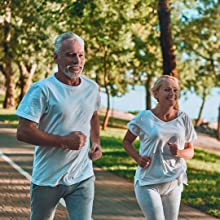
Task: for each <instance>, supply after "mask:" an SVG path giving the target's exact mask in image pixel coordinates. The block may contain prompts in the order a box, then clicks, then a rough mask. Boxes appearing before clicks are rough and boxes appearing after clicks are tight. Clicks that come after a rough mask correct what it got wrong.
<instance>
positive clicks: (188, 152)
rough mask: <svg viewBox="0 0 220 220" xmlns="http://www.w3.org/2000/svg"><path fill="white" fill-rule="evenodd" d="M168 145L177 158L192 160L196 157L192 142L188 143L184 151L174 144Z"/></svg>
mask: <svg viewBox="0 0 220 220" xmlns="http://www.w3.org/2000/svg"><path fill="white" fill-rule="evenodd" d="M168 144H169V146H170V151H171V153H172V154H173V155H174V156H176V157H181V158H184V159H191V158H192V157H193V155H194V147H193V143H191V142H186V143H185V146H184V149H183V150H180V149H178V146H177V145H176V144H174V143H168Z"/></svg>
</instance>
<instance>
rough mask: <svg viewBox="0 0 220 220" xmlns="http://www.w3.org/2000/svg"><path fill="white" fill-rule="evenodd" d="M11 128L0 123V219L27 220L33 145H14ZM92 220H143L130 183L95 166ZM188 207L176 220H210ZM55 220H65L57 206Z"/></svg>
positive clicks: (182, 210)
mask: <svg viewBox="0 0 220 220" xmlns="http://www.w3.org/2000/svg"><path fill="white" fill-rule="evenodd" d="M15 131H16V130H15V129H12V128H7V127H5V126H4V125H2V124H1V123H0V220H12V219H13V220H27V219H29V213H30V208H29V198H30V197H29V183H30V181H29V180H28V179H27V178H29V177H30V173H31V169H32V161H33V146H30V145H28V144H24V143H21V142H18V141H17V140H16V138H15ZM95 173H96V196H95V202H94V212H93V218H94V220H144V218H143V215H142V212H141V211H140V209H139V207H138V205H137V202H136V199H135V196H134V191H133V183H131V182H128V181H127V180H125V179H124V178H121V177H118V176H116V175H114V174H112V173H109V172H106V171H103V170H102V169H100V168H97V167H95ZM214 219H216V218H214V217H211V216H209V215H206V214H204V213H202V212H200V211H198V210H196V209H193V208H190V207H188V206H184V205H182V206H181V210H180V217H179V220H214ZM55 220H67V214H66V211H65V209H64V207H63V206H62V205H59V207H58V209H57V212H56V217H55Z"/></svg>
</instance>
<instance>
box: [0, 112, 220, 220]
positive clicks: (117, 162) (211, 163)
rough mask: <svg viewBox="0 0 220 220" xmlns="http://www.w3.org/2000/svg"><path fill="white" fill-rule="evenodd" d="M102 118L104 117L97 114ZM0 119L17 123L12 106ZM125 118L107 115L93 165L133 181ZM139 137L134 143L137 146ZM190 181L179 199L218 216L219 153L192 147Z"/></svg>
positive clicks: (133, 164)
mask: <svg viewBox="0 0 220 220" xmlns="http://www.w3.org/2000/svg"><path fill="white" fill-rule="evenodd" d="M100 119H101V121H102V120H103V117H100ZM0 120H1V121H4V122H6V123H9V124H12V125H13V126H14V127H15V126H16V125H17V117H16V116H15V115H14V111H13V110H10V111H9V110H3V109H0ZM126 123H127V121H126V120H121V119H114V118H111V119H110V124H111V127H108V128H107V130H106V131H101V142H102V148H103V157H102V159H100V160H98V161H95V165H96V166H99V167H101V168H103V169H105V170H108V171H110V172H113V173H115V174H117V175H119V176H122V177H125V178H127V179H128V180H129V181H133V176H134V172H135V169H136V164H135V162H134V161H133V160H132V159H131V158H130V157H129V156H128V155H127V153H126V152H125V150H124V149H123V148H122V146H121V143H122V138H123V136H124V134H125V132H126V129H125V127H126ZM138 144H139V143H138V141H137V142H136V143H135V147H136V148H137V149H138ZM187 164H188V180H189V185H188V186H185V189H184V192H183V198H182V201H183V202H184V203H185V204H187V205H189V206H192V207H195V208H197V209H200V210H202V211H204V212H206V213H208V214H210V215H213V216H216V217H220V155H216V154H212V153H208V152H206V151H204V150H199V149H196V150H195V156H194V158H193V159H191V160H188V161H187Z"/></svg>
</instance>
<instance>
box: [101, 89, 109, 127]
mask: <svg viewBox="0 0 220 220" xmlns="http://www.w3.org/2000/svg"><path fill="white" fill-rule="evenodd" d="M106 94H107V108H106V112H105V117H104V119H103V124H102V130H104V131H105V130H106V128H107V126H108V121H109V117H110V94H109V93H106Z"/></svg>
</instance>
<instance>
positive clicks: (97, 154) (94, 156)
mask: <svg viewBox="0 0 220 220" xmlns="http://www.w3.org/2000/svg"><path fill="white" fill-rule="evenodd" d="M89 157H90V159H91V160H98V159H99V158H101V157H102V149H101V146H100V145H99V144H97V143H93V144H92V148H91V150H90V152H89Z"/></svg>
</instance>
